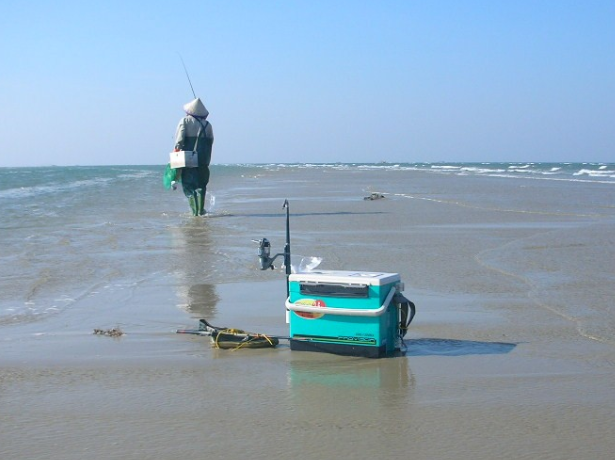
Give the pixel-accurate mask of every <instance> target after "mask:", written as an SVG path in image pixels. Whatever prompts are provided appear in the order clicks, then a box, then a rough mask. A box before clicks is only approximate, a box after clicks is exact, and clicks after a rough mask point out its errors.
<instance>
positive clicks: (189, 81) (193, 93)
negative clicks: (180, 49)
mask: <svg viewBox="0 0 615 460" xmlns="http://www.w3.org/2000/svg"><path fill="white" fill-rule="evenodd" d="M177 54H179V58H180V59H181V61H182V65H183V66H184V72H186V77H187V78H188V83H190V89H191V90H192V95H193V96H194V98H195V99H196V93H195V92H194V88H193V87H192V81H191V80H190V75H188V69H187V68H186V63H185V62H184V58H183V57H182V55H181V54H180V53H177Z"/></svg>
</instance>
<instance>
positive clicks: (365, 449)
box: [0, 172, 615, 460]
mask: <svg viewBox="0 0 615 460" xmlns="http://www.w3.org/2000/svg"><path fill="white" fill-rule="evenodd" d="M310 174H311V173H309V172H306V173H304V175H302V176H300V177H297V178H296V179H297V180H296V182H293V183H292V190H293V191H294V192H295V193H296V194H297V198H296V199H295V200H294V201H291V205H292V206H293V207H292V211H293V212H294V213H295V214H294V215H293V218H292V219H293V220H292V226H293V248H295V249H296V251H297V253H298V254H303V255H324V256H325V261H324V262H323V266H322V268H340V269H359V270H386V271H395V272H399V273H400V274H401V276H402V280H403V281H404V282H405V284H406V291H405V294H406V296H407V297H409V298H410V299H412V300H413V301H414V302H415V303H416V305H417V310H418V312H417V316H416V319H415V322H414V323H413V325H412V326H411V329H410V332H409V334H408V336H407V338H406V345H407V353H406V355H405V356H403V357H397V358H389V359H380V360H370V359H363V358H352V357H341V356H334V355H327V354H320V353H306V352H294V351H293V352H291V351H290V350H289V348H288V346H287V344H286V343H285V342H282V343H281V345H280V346H278V347H277V348H276V349H272V350H239V351H225V350H215V349H212V348H211V346H210V344H209V342H208V339H206V338H202V337H196V336H189V335H179V334H175V330H176V329H178V328H191V327H196V322H197V320H198V318H199V317H205V316H206V317H208V318H211V319H212V321H211V322H212V323H214V324H216V325H226V326H232V327H238V328H242V329H247V330H252V331H256V332H267V333H270V334H279V335H286V334H287V325H286V324H285V321H284V313H283V301H284V296H285V286H284V277H283V274H282V273H280V272H279V271H275V272H266V273H263V272H258V271H257V272H256V273H254V272H253V267H252V266H249V262H248V261H249V260H251V259H250V257H254V256H247V258H246V259H245V260H240V261H239V262H237V264H238V266H237V267H236V270H235V272H236V273H237V276H236V277H235V278H234V279H232V280H227V282H222V281H221V280H214V281H215V282H211V283H203V284H196V283H195V284H193V285H192V286H189V287H187V288H186V290H184V291H181V292H179V291H177V292H176V290H175V288H176V286H174V285H172V284H170V283H171V282H170V281H169V280H168V279H167V278H166V277H164V276H162V275H161V276H159V277H153V279H152V280H149V281H148V282H147V283H144V284H143V285H141V286H139V287H138V288H136V289H134V290H133V291H131V297H130V302H131V303H132V304H135V305H139V306H140V307H139V308H140V309H139V311H138V313H135V311H134V310H133V311H124V310H123V309H121V308H119V307H118V308H116V309H112V310H111V311H109V310H108V307H109V298H110V297H109V296H107V297H105V298H104V299H105V300H104V302H105V304H104V305H103V304H102V303H101V304H98V303H97V302H102V300H98V298H97V297H96V296H93V297H92V298H91V299H90V300H89V302H91V303H92V305H93V307H97V308H99V310H100V313H97V314H96V315H93V316H92V315H91V313H88V315H87V316H86V315H85V314H84V316H80V315H79V314H72V315H71V316H70V317H65V316H58V317H57V318H55V319H51V320H49V321H47V322H46V323H45V324H44V325H43V326H41V324H37V323H33V324H28V325H22V326H20V327H19V328H10V329H5V331H8V332H7V333H6V334H5V336H4V338H3V339H0V347H1V350H2V357H1V358H0V421H1V422H2V430H0V458H2V459H32V458H40V459H63V460H66V459H83V458H88V459H93V460H98V459H109V458H122V459H158V460H166V459H177V458H186V457H191V458H241V457H244V456H250V457H251V458H257V459H288V458H302V459H322V458H340V457H349V456H350V457H352V458H365V459H369V458H375V457H384V456H386V457H400V458H413V459H420V460H421V459H425V460H427V459H430V460H432V459H442V460H444V459H455V460H460V459H461V460H463V459H468V460H470V459H472V460H477V459H478V460H483V459H484V460H487V459H494V458H498V459H515V460H518V459H525V458H527V459H530V458H531V459H562V458H587V459H604V460H607V459H611V458H613V455H614V453H615V441H614V440H613V436H612V431H613V428H615V345H614V344H613V342H612V341H610V340H609V331H610V332H612V329H609V328H610V324H611V321H612V319H611V318H612V316H610V314H609V310H600V306H601V305H602V304H603V302H602V300H604V301H606V302H608V301H609V299H610V300H612V298H613V297H611V294H612V287H611V286H612V284H608V283H607V281H609V280H610V281H612V277H613V271H611V269H612V265H611V264H612V262H611V255H612V254H613V241H612V236H609V235H612V234H613V232H612V230H613V216H612V213H613V209H612V203H613V201H611V199H612V193H613V192H610V190H608V187H607V188H603V189H601V190H599V191H597V192H595V193H596V195H595V196H598V197H601V198H600V199H601V200H603V201H602V202H600V201H599V200H598V201H596V200H593V201H592V200H589V198H594V197H595V196H594V195H592V194H593V193H594V191H593V189H591V190H587V189H585V188H584V189H583V190H580V191H579V189H578V188H577V189H567V188H565V187H564V188H563V190H564V192H570V191H571V190H572V192H574V194H576V193H581V192H582V193H585V194H587V195H591V197H590V196H588V197H587V198H588V203H589V204H587V206H585V207H584V208H581V207H579V206H578V205H574V204H571V200H570V199H567V200H562V199H561V198H558V194H559V195H561V193H560V192H561V190H550V189H549V186H550V184H546V185H544V186H543V185H542V184H539V185H534V184H533V183H532V182H531V181H527V182H524V183H522V184H521V185H522V186H519V185H518V184H517V185H514V186H513V185H512V183H511V182H505V183H503V184H502V183H501V182H497V183H496V182H493V181H485V180H483V181H478V182H477V181H476V179H464V178H439V177H435V178H434V177H427V176H426V175H422V174H416V175H411V177H409V178H403V180H402V179H401V178H399V179H395V180H393V181H391V180H390V175H389V176H387V175H386V174H385V175H382V173H378V174H376V173H372V174H371V175H368V176H367V178H368V179H369V181H370V185H371V189H373V190H375V191H380V192H383V193H386V195H387V198H385V199H383V200H377V201H373V202H372V201H369V202H368V201H363V200H362V199H361V193H362V192H364V190H362V189H361V188H360V184H365V183H366V181H365V179H366V176H364V175H361V174H358V175H356V176H353V177H348V176H347V175H343V174H342V173H339V172H334V173H330V174H329V175H324V177H323V175H319V176H318V180H319V183H320V184H321V186H320V188H319V190H318V193H315V192H314V191H312V192H311V193H312V195H310V194H309V192H306V190H309V187H308V186H307V185H306V186H304V185H302V184H305V183H309V181H310V180H313V179H314V177H312V176H311V175H310ZM379 174H380V175H379ZM270 180H272V181H275V177H274V178H270ZM285 180H286V179H285ZM340 180H343V182H344V184H345V188H344V191H343V192H340V191H339V190H336V184H339V183H340ZM407 180H411V181H412V182H407ZM506 187H511V190H506ZM533 188H538V189H539V190H531V189H533ZM503 189H504V190H503ZM602 190H607V192H606V193H607V195H605V193H604V192H603V191H602ZM475 191H476V193H475ZM537 192H538V193H537ZM301 193H305V194H304V195H303V196H302V195H301ZM498 194H499V195H500V196H499V198H498ZM332 196H335V197H336V200H327V198H328V197H332ZM574 196H576V195H574ZM310 197H312V198H311V199H310ZM503 197H504V198H503ZM532 197H535V198H534V199H532ZM536 197H537V198H536ZM504 200H507V201H504ZM340 201H343V202H344V207H343V211H340V207H339V203H340ZM579 201H580V202H583V201H586V200H581V199H580V198H579ZM293 203H294V204H293ZM609 203H611V207H610V208H609ZM280 204H281V203H278V202H277V201H275V202H273V203H271V204H269V203H268V202H266V201H263V202H262V203H260V210H259V216H247V215H246V214H247V213H246V212H245V208H241V207H240V205H234V206H236V209H232V206H231V205H229V213H231V214H233V213H234V214H235V216H230V217H226V218H225V219H226V221H224V219H214V220H211V221H210V222H209V223H208V225H211V226H212V228H215V227H217V226H221V227H225V228H228V229H229V231H228V232H227V233H225V234H224V235H220V236H217V237H216V238H215V239H216V241H215V242H214V243H215V244H214V246H216V247H218V248H225V250H226V251H227V254H235V252H233V251H237V252H240V249H238V248H236V244H235V243H236V242H237V236H236V235H235V233H236V229H235V227H234V226H235V225H238V224H236V222H239V221H240V220H242V219H243V220H245V219H248V218H250V219H252V221H251V222H253V226H254V229H255V233H257V235H260V234H261V233H262V234H263V235H264V236H269V235H270V234H271V233H273V235H272V237H273V238H272V241H273V244H274V245H276V246H279V247H280V249H281V242H282V241H283V228H278V227H279V226H280V225H283V220H279V221H278V220H277V218H275V220H273V219H272V218H271V217H270V216H271V215H274V216H275V215H276V213H278V214H279V212H280V210H279V209H278V208H279V207H280V206H279V205H280ZM242 209H243V211H242ZM274 228H275V230H271V229H274ZM187 241H189V240H187ZM580 248H583V252H582V253H580V252H577V251H579V249H580ZM249 250H252V251H253V250H254V247H249ZM253 262H254V263H256V261H255V260H253ZM596 264H597V265H596ZM573 265H574V268H570V267H572V266H573ZM596 266H598V267H601V270H600V271H599V272H595V271H594V270H595V267H596ZM596 277H600V278H601V281H603V282H601V283H595V284H592V282H591V280H595V279H596ZM231 281H232V282H231ZM122 299H123V297H121V296H120V295H119V294H118V297H117V298H116V299H115V300H116V301H117V305H119V304H120V303H121V302H122ZM567 299H575V301H576V303H577V308H576V310H577V311H572V310H568V309H567V308H569V307H570V306H569V305H567V302H566V300H567ZM111 304H112V305H113V303H111ZM169 305H173V306H177V307H178V308H175V309H171V311H169V312H168V313H164V312H165V311H166V310H165V309H168V306H169ZM91 311H92V310H91V309H90V310H88V312H91ZM103 311H104V312H103ZM148 311H152V312H156V313H155V314H151V315H148V314H147V312H148ZM98 315H100V316H98ZM596 316H598V317H599V318H602V320H600V319H598V320H597V319H596ZM114 321H117V323H118V324H121V327H122V329H123V330H124V332H125V333H126V335H124V336H123V337H121V338H111V337H102V336H95V335H93V334H92V330H93V328H95V327H101V326H104V327H110V326H113V325H114Z"/></svg>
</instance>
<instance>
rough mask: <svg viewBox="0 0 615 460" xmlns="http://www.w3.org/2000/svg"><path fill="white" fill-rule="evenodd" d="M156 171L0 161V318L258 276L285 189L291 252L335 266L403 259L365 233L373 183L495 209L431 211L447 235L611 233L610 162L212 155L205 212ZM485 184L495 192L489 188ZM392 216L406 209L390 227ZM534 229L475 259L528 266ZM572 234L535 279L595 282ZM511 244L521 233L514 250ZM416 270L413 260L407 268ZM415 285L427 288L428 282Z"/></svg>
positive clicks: (443, 273) (33, 316)
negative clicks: (470, 213) (194, 209)
mask: <svg viewBox="0 0 615 460" xmlns="http://www.w3.org/2000/svg"><path fill="white" fill-rule="evenodd" d="M162 173H163V171H162V168H161V167H160V166H101V167H77V166H76V167H39V168H1V169H0V210H1V215H2V223H1V224H0V241H1V242H2V246H1V247H2V252H3V253H2V264H1V265H0V327H6V326H9V325H13V324H18V323H24V322H26V323H27V322H44V321H45V320H46V318H48V317H51V316H58V315H64V314H66V315H69V314H71V313H70V312H74V311H78V310H79V309H80V308H82V307H81V306H80V305H81V304H83V303H84V300H85V299H87V298H88V297H91V296H93V295H95V294H94V293H100V292H101V291H109V290H115V291H116V292H123V294H125V295H126V296H127V297H128V293H129V292H132V291H138V289H139V285H142V284H146V283H148V282H151V281H152V280H157V279H164V280H165V282H167V281H168V282H169V283H170V284H171V285H176V286H177V285H178V286H179V287H180V288H181V286H182V285H185V286H186V289H190V286H195V285H206V284H207V285H214V284H216V283H229V282H241V281H263V280H266V279H267V276H269V275H264V274H263V273H261V272H260V271H259V270H257V269H256V267H257V259H256V256H255V254H256V245H255V244H254V243H253V242H252V240H253V239H258V238H262V237H268V238H269V239H270V240H272V243H273V244H274V247H273V251H274V253H275V251H276V250H277V252H282V249H283V244H284V242H285V241H284V231H285V220H284V212H285V210H284V209H283V208H282V204H283V201H284V200H285V199H289V201H290V214H291V222H292V223H291V225H292V227H293V236H294V237H296V238H297V240H296V241H295V244H296V246H297V248H296V249H295V250H296V251H297V250H298V251H299V253H297V254H296V257H295V259H294V261H295V263H299V261H300V259H301V258H302V257H317V258H319V259H320V258H322V259H323V260H325V265H328V268H342V267H336V266H335V265H336V264H337V265H347V264H349V263H352V262H351V261H352V260H353V259H354V260H357V265H360V267H364V268H368V267H369V266H377V267H380V268H382V269H387V267H389V268H390V266H391V265H392V266H395V267H398V268H399V267H400V266H402V268H405V267H404V264H402V263H400V262H399V260H397V259H396V258H395V256H394V251H393V252H390V251H388V250H387V249H386V243H387V242H386V241H380V240H375V239H374V238H375V237H374V235H375V233H374V232H371V231H370V230H369V227H370V225H369V224H367V225H366V224H365V223H366V222H370V221H375V222H376V224H378V220H379V215H378V214H373V213H372V211H373V207H372V208H368V207H367V206H366V204H365V203H364V202H362V201H361V200H362V198H363V196H364V195H369V193H370V192H371V191H376V190H377V191H380V192H384V193H385V194H388V197H389V198H393V199H396V200H415V201H417V200H418V201H423V202H425V203H430V202H431V203H443V204H447V205H451V204H452V205H455V206H456V207H457V208H458V209H460V210H462V211H463V208H464V207H466V208H470V207H475V208H476V209H478V210H480V209H483V210H485V211H488V210H499V211H498V212H499V218H498V219H497V221H494V222H481V223H479V224H477V223H476V222H464V214H463V213H460V214H459V215H458V216H457V217H455V220H454V221H450V222H430V223H429V225H430V226H431V227H432V228H433V229H434V230H433V231H435V232H438V229H439V228H440V229H443V228H445V227H444V226H454V227H455V229H456V230H455V231H457V232H458V233H459V235H461V234H462V233H463V232H467V231H468V230H469V229H471V228H472V227H474V228H476V227H477V225H478V226H479V227H483V228H485V229H492V230H493V229H497V228H500V229H501V230H502V231H504V229H506V228H511V227H514V226H521V227H534V228H536V227H540V226H544V227H545V229H546V230H548V229H549V228H553V229H554V230H553V231H555V227H557V230H558V231H560V232H563V235H565V234H566V233H565V232H566V229H567V228H570V227H572V228H578V227H579V226H583V228H584V229H585V230H584V232H587V234H588V235H590V234H591V235H592V238H591V239H590V241H591V242H594V243H596V242H599V247H603V248H604V250H607V251H608V250H610V249H611V244H612V240H611V238H612V236H611V235H612V233H610V232H608V231H606V230H605V229H604V228H602V225H604V226H610V225H612V218H613V211H614V205H615V202H614V201H613V190H615V165H613V164H599V163H583V164H577V163H549V164H543V163H476V164H474V163H472V164H470V163H460V164H456V163H451V164H428V163H416V164H412V163H408V164H403V163H400V164H387V163H379V164H363V163H357V164H266V165H256V164H245V165H215V166H213V167H212V182H211V184H210V189H209V191H208V201H207V207H208V208H209V209H208V211H209V216H208V217H206V218H204V219H197V218H193V217H192V216H191V215H190V214H189V208H188V205H187V200H186V199H185V198H184V197H183V195H182V192H181V188H180V189H179V190H177V191H170V190H165V189H164V188H163V186H162ZM416 173H421V174H422V176H420V177H423V178H424V179H421V180H417V179H416V177H415V176H412V174H416ZM455 178H457V179H455ZM460 178H463V179H464V180H460ZM438 184H446V185H442V186H439V185H438ZM536 184H540V187H538V186H537V185H536ZM438 187H439V189H438ZM491 188H494V190H498V189H499V190H505V192H504V193H492V192H491ZM506 191H508V192H506ZM536 193H539V194H540V196H536ZM357 209H358V212H357V211H356V210H357ZM368 210H369V211H370V213H367V211H368ZM362 212H365V214H361V213H362ZM398 214H399V213H398ZM541 215H545V216H548V219H547V221H544V220H543V219H540V218H537V219H529V220H528V219H526V217H528V216H530V217H540V216H541ZM383 216H384V215H383ZM385 217H386V219H389V220H392V221H393V223H392V224H387V225H391V228H390V230H389V231H393V230H395V231H396V232H397V233H406V234H407V235H408V238H411V235H412V233H413V232H417V229H418V228H420V227H421V226H424V225H426V223H428V222H429V217H428V216H427V214H425V216H424V219H421V218H419V217H418V216H409V217H403V218H402V216H400V215H398V216H390V215H386V216H385ZM519 217H522V219H519ZM396 218H397V219H399V221H400V222H406V219H410V220H408V222H407V223H404V226H403V227H400V228H395V225H394V221H395V219H396ZM554 221H555V222H557V223H556V224H554V223H553V222H554ZM588 222H591V223H592V225H591V226H589V225H587V223H588ZM362 223H363V224H362ZM438 226H440V227H438ZM370 232H371V234H370ZM327 233H330V236H329V237H328V236H327ZM538 233H540V234H538V235H536V236H535V237H534V238H535V239H536V241H535V242H534V243H532V244H530V243H529V242H527V241H521V242H518V243H515V242H511V243H510V244H509V245H508V246H507V247H503V248H499V249H498V250H492V251H491V252H489V251H486V252H483V253H480V254H479V256H478V258H479V259H480V260H481V261H482V262H483V263H493V264H496V265H497V264H502V265H506V266H511V267H513V268H515V269H517V270H519V271H521V272H523V273H522V275H521V276H527V275H528V273H526V272H527V270H528V267H527V266H525V265H524V266H516V264H518V263H521V264H527V261H524V262H520V261H517V258H518V257H519V254H521V253H524V254H525V253H528V251H527V247H528V246H531V247H533V248H534V253H535V254H536V257H537V256H538V254H540V262H538V261H537V262H532V264H538V263H541V264H544V265H548V260H549V257H555V255H554V254H553V253H554V252H556V250H555V249H553V248H552V244H551V243H546V242H544V241H542V240H543V239H545V238H550V237H549V236H548V235H549V234H550V233H549V232H546V233H547V236H545V235H544V234H545V232H538ZM577 233H578V232H577ZM594 233H595V234H594ZM575 235H576V233H575ZM377 238H379V237H377ZM575 238H576V237H574V238H572V239H573V240H574V241H571V242H569V243H566V237H565V236H563V237H562V238H561V240H560V244H561V245H565V244H569V245H570V246H571V248H572V250H574V252H575V254H576V256H575V260H571V261H570V262H571V264H570V266H567V267H560V268H558V269H557V270H556V269H554V268H552V267H551V268H549V269H548V270H547V271H546V272H542V273H541V274H540V276H541V277H542V278H544V279H540V280H535V281H533V282H536V283H539V285H542V284H549V283H564V282H565V280H564V278H568V277H570V278H573V275H574V272H575V271H578V270H579V268H582V269H583V270H588V271H589V272H590V273H587V274H586V279H587V281H588V282H590V283H591V284H592V286H593V287H591V288H589V289H586V290H585V289H584V290H583V294H582V295H583V296H585V298H590V297H592V296H593V295H606V293H604V292H602V291H603V289H604V287H605V286H606V285H608V283H609V281H610V280H611V279H610V277H611V276H612V275H613V271H612V269H613V266H612V263H611V262H609V261H608V260H607V258H606V257H602V255H601V254H594V253H592V252H590V251H591V250H592V249H591V248H592V247H593V244H590V243H589V242H587V243H584V242H578V243H575V241H576V239H575ZM409 244H411V245H413V244H415V241H414V240H411V241H409ZM519 245H525V246H524V247H525V248H526V251H525V252H524V251H522V250H521V249H523V248H519V247H517V246H519ZM575 245H576V246H575ZM275 246H277V247H275ZM584 248H585V250H584ZM539 249H540V250H539ZM429 252H432V253H433V252H436V251H427V252H426V253H425V254H423V255H424V256H425V259H424V260H421V259H415V260H414V261H413V264H416V265H417V266H423V267H425V266H429V265H431V263H432V261H431V260H430V257H429ZM531 257H532V259H533V258H534V257H535V256H531ZM342 258H345V259H347V260H342ZM383 258H384V260H383ZM585 258H591V259H592V261H593V262H592V261H586V260H585ZM370 260H371V262H370ZM524 260H525V259H524ZM439 262H442V263H443V264H444V267H442V268H440V269H437V268H435V267H434V273H437V274H438V276H440V277H441V278H440V279H439V280H438V281H436V282H435V283H434V285H435V287H437V288H442V287H443V286H447V285H448V286H451V287H453V286H457V285H458V284H460V283H459V280H457V279H455V278H454V277H453V276H450V277H448V278H447V276H448V275H447V270H446V269H445V267H446V265H447V264H446V263H444V261H439ZM278 265H279V264H278ZM331 265H333V266H331ZM408 265H410V263H408ZM532 266H533V265H532ZM502 269H503V270H504V269H505V268H502ZM554 270H555V272H554ZM415 271H416V272H418V271H419V270H417V268H416V267H414V268H412V272H415ZM428 272H429V270H428ZM427 276H428V275H422V276H421V275H419V276H417V278H418V279H422V277H427ZM429 276H431V275H429ZM269 279H271V276H269ZM570 282H572V281H570ZM472 283H477V282H476V281H472V282H470V284H472ZM478 284H480V281H478ZM594 285H595V286H594ZM421 287H425V288H428V287H430V286H429V282H423V283H421ZM588 287H589V286H588ZM469 289H470V290H471V288H470V287H469ZM479 289H480V288H479ZM566 292H567V291H566ZM576 292H577V290H575V289H572V290H571V292H570V293H569V295H572V296H573V297H574V296H575V295H576ZM97 295H98V294H97ZM582 304H583V302H582V301H581V299H575V302H574V305H575V307H574V308H575V309H577V310H578V309H579V308H581V309H582V308H583V307H582ZM570 309H572V307H570ZM600 309H604V311H603V312H602V313H604V314H609V315H610V314H611V313H610V312H607V310H608V309H610V306H609V305H608V304H604V305H596V306H595V307H592V312H591V316H596V317H595V318H594V319H593V320H592V321H594V322H595V327H596V328H598V329H599V327H598V326H597V325H598V324H601V323H602V320H601V313H600ZM565 310H566V311H565V312H562V314H571V315H578V314H579V313H578V311H577V312H576V313H573V312H572V311H568V307H567V308H566V309H565ZM586 313H587V314H590V313H589V312H586ZM155 314H156V313H152V315H155ZM609 324H610V320H609Z"/></svg>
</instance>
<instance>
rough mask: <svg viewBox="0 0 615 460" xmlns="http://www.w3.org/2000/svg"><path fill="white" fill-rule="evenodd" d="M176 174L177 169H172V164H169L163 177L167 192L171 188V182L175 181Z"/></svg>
mask: <svg viewBox="0 0 615 460" xmlns="http://www.w3.org/2000/svg"><path fill="white" fill-rule="evenodd" d="M176 173H177V169H175V168H171V163H167V167H166V169H165V170H164V176H163V177H162V184H163V185H164V188H166V189H167V190H169V189H170V188H171V182H173V181H174V180H175V175H176Z"/></svg>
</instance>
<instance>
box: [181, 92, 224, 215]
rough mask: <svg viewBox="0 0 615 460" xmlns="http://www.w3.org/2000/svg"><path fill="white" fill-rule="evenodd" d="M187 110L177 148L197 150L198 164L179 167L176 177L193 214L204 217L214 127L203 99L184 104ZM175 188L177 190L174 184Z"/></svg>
mask: <svg viewBox="0 0 615 460" xmlns="http://www.w3.org/2000/svg"><path fill="white" fill-rule="evenodd" d="M184 112H186V116H185V117H183V118H182V119H181V120H180V121H179V124H178V125H177V130H176V132H175V151H176V152H179V151H182V150H188V151H196V152H197V154H198V167H197V168H181V169H178V170H177V175H176V180H181V183H182V189H183V190H184V195H186V197H187V198H188V203H189V204H190V209H192V214H193V215H195V216H203V215H205V214H206V211H205V193H206V192H207V184H208V183H209V163H210V162H211V150H212V147H213V143H214V130H213V128H212V127H211V123H209V122H208V121H207V116H208V115H209V112H208V111H207V109H206V108H205V106H204V105H203V102H202V101H201V99H200V98H198V97H197V98H196V99H194V100H192V101H190V102H188V103H187V104H186V105H184ZM173 188H174V189H175V184H173Z"/></svg>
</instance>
